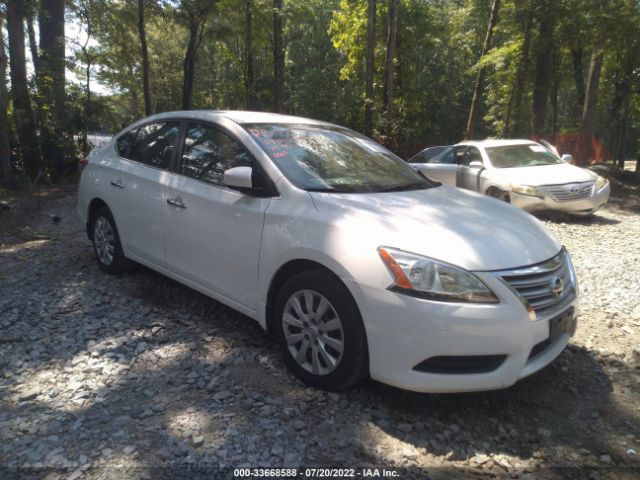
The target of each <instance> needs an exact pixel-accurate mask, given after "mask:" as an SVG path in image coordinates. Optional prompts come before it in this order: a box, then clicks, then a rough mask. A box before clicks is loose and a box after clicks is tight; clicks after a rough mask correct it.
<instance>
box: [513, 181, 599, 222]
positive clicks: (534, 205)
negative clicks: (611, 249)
mask: <svg viewBox="0 0 640 480" xmlns="http://www.w3.org/2000/svg"><path fill="white" fill-rule="evenodd" d="M610 192H611V187H610V186H609V184H607V185H605V186H604V187H603V188H602V189H600V190H599V191H598V192H595V193H593V194H592V195H591V196H589V197H587V198H581V199H579V200H569V201H557V200H555V199H554V198H553V197H552V196H551V195H550V194H548V193H546V192H542V195H543V198H540V197H533V196H530V195H522V194H520V193H514V192H509V196H510V198H511V204H512V205H515V206H516V207H520V208H522V209H523V210H526V211H528V212H539V211H545V210H555V211H560V212H568V213H572V214H574V215H591V214H592V213H595V212H596V211H597V210H599V209H601V208H602V207H604V206H605V205H606V204H607V202H608V201H609V194H610Z"/></svg>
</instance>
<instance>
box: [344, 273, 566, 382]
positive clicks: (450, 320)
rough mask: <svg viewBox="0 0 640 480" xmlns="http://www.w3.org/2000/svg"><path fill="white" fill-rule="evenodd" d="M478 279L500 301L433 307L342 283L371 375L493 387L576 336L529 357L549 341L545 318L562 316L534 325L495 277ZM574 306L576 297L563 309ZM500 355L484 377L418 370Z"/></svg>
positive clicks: (541, 362) (526, 371)
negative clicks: (441, 361)
mask: <svg viewBox="0 0 640 480" xmlns="http://www.w3.org/2000/svg"><path fill="white" fill-rule="evenodd" d="M477 275H478V277H480V278H481V279H482V281H483V282H485V283H486V284H487V286H489V288H491V289H492V290H493V291H494V292H495V293H496V294H497V295H498V297H499V299H500V303H498V304H484V305H482V304H468V303H445V302H434V301H430V300H424V299H420V298H414V297H409V296H406V295H402V294H398V293H395V292H391V291H389V290H380V289H377V288H374V287H370V286H366V285H362V284H359V283H356V282H354V281H353V280H345V283H346V284H347V286H348V287H349V289H350V290H351V292H352V293H353V295H354V297H355V299H356V302H357V303H358V305H359V306H360V309H361V313H362V317H363V319H364V324H365V329H366V332H367V340H368V344H369V366H370V375H371V377H372V378H373V379H374V380H378V381H380V382H383V383H387V384H389V385H393V386H395V387H399V388H403V389H406V390H413V391H416V392H434V393H436V392H470V391H481V390H496V389H502V388H506V387H509V386H511V385H513V384H514V383H516V382H517V381H518V380H520V379H522V378H524V377H526V376H528V375H531V374H532V373H535V372H537V371H538V370H540V369H541V368H543V367H545V366H546V365H548V364H549V363H550V362H551V361H553V360H554V359H555V358H556V357H557V356H558V355H559V354H560V353H561V352H562V350H563V349H564V348H565V347H566V345H567V343H568V342H569V338H570V337H571V335H572V334H573V332H566V333H563V334H562V335H560V336H558V337H557V338H556V339H555V340H554V341H553V342H551V344H550V345H548V346H547V347H546V348H545V349H544V350H543V351H542V352H541V353H539V354H537V355H532V350H533V348H534V347H535V346H536V345H538V344H540V343H541V342H544V341H545V340H546V339H548V338H549V320H550V319H551V318H553V317H556V316H557V315H558V313H559V312H550V313H549V314H548V315H546V316H545V317H543V318H539V319H537V320H535V321H531V320H529V317H528V313H527V311H526V309H525V307H524V306H523V304H522V302H521V301H520V300H519V299H518V297H516V295H514V293H513V292H512V291H511V290H510V289H509V288H508V287H507V286H506V285H505V284H503V283H502V282H501V281H500V280H499V279H498V278H497V277H496V276H495V275H493V274H491V273H489V272H480V273H477ZM576 304H577V298H576V299H574V300H573V301H572V302H571V303H570V304H568V305H564V306H563V311H566V310H568V309H570V308H573V309H575V308H576ZM497 355H504V356H505V359H504V361H503V362H502V363H501V364H500V366H499V367H497V368H495V369H494V370H491V371H487V372H482V373H426V372H423V371H418V370H416V369H415V367H416V366H417V365H419V364H420V363H421V362H423V361H424V360H425V359H429V358H432V357H439V356H465V357H466V356H497Z"/></svg>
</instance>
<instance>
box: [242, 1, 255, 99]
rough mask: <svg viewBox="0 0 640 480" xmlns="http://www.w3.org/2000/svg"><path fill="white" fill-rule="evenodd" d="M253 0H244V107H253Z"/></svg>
mask: <svg viewBox="0 0 640 480" xmlns="http://www.w3.org/2000/svg"><path fill="white" fill-rule="evenodd" d="M252 3H253V1H252V0H245V3H244V7H245V20H246V25H245V48H246V74H245V78H244V93H245V108H246V109H247V110H250V109H252V108H254V105H253V97H254V72H253V5H252Z"/></svg>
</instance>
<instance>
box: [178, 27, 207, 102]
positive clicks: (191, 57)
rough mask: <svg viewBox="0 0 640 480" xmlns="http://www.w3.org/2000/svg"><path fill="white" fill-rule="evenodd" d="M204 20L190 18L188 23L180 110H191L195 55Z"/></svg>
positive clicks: (200, 41)
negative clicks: (187, 40)
mask: <svg viewBox="0 0 640 480" xmlns="http://www.w3.org/2000/svg"><path fill="white" fill-rule="evenodd" d="M205 21H206V19H205V18H192V19H191V21H190V23H189V43H188V45H187V52H186V53H185V55H184V63H183V70H184V78H183V81H182V109H183V110H191V101H192V98H193V77H194V75H195V68H196V53H197V51H198V48H199V47H200V44H201V43H202V37H203V34H204V26H205Z"/></svg>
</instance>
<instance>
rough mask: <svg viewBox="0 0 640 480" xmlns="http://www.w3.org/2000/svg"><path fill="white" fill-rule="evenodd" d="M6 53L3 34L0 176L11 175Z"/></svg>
mask: <svg viewBox="0 0 640 480" xmlns="http://www.w3.org/2000/svg"><path fill="white" fill-rule="evenodd" d="M3 24H4V17H3V16H2V15H0V32H2V31H3V29H4V25H3ZM6 78H7V53H6V50H5V48H4V35H0V178H7V177H9V176H10V175H11V149H10V143H9V121H8V119H7V84H6Z"/></svg>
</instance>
